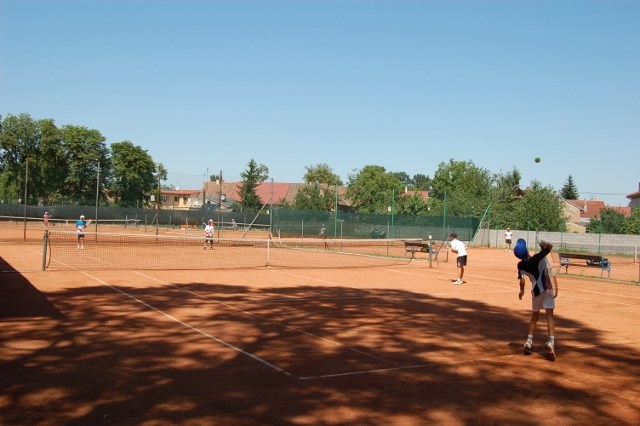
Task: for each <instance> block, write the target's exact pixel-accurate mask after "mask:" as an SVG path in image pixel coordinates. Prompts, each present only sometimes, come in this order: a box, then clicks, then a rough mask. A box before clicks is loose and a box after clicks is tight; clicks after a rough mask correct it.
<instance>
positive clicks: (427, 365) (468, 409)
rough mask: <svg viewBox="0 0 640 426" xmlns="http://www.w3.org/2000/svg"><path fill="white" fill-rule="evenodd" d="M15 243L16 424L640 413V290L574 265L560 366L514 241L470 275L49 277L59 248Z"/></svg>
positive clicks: (4, 356) (7, 365) (2, 247)
mask: <svg viewBox="0 0 640 426" xmlns="http://www.w3.org/2000/svg"><path fill="white" fill-rule="evenodd" d="M0 233H6V230H3V229H0ZM5 235H6V234H5ZM2 241H3V238H2V235H0V270H2V271H8V270H10V269H14V270H15V272H2V273H0V280H1V283H0V340H1V345H0V363H1V370H0V371H1V372H2V375H1V376H0V389H1V390H0V423H1V424H3V425H98V424H118V425H174V424H185V425H212V424H216V425H217V424H224V425H265V424H277V425H317V424H325V425H334V424H335V425H339V424H366V425H388V424H396V425H424V424H447V425H467V424H499V425H513V424H527V425H547V424H560V425H591V424H598V425H605V424H622V425H636V424H638V423H639V422H640V400H639V399H638V389H640V362H638V360H639V359H640V287H639V286H637V285H629V284H619V283H613V282H605V281H600V280H594V279H579V278H576V277H565V276H560V277H559V282H560V293H559V296H558V298H557V299H556V301H557V309H556V316H557V331H556V339H557V349H558V358H557V360H556V361H555V362H551V361H548V360H547V359H545V358H544V357H543V356H542V346H543V343H544V336H545V335H546V329H545V321H544V315H542V318H541V321H540V323H539V325H538V335H537V339H536V342H535V351H536V352H534V354H533V355H531V356H524V355H522V354H521V345H522V343H523V342H524V338H525V335H526V327H527V322H528V319H529V315H530V298H529V297H528V296H527V297H526V298H525V300H523V301H519V300H518V285H517V281H516V279H515V278H516V273H515V264H516V259H515V258H514V257H513V254H511V253H506V252H504V251H502V250H490V249H479V248H471V249H470V251H469V266H468V267H467V272H466V274H465V279H466V281H467V283H465V284H464V285H462V286H453V285H451V282H450V280H451V279H452V278H454V277H455V264H454V263H453V262H440V263H439V265H438V267H434V268H429V267H428V264H427V262H425V261H424V258H423V259H422V260H417V261H416V260H414V261H412V262H411V263H407V264H406V265H401V266H392V267H375V268H351V269H349V268H343V269H276V268H269V269H252V270H222V271H87V272H83V271H57V272H41V271H40V267H41V258H42V257H41V250H42V244H41V243H37V242H34V243H16V242H10V241H8V239H4V242H2ZM434 266H436V265H434Z"/></svg>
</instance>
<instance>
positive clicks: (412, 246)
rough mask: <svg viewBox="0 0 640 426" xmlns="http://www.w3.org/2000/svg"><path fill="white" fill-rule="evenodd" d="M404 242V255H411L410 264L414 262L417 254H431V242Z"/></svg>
mask: <svg viewBox="0 0 640 426" xmlns="http://www.w3.org/2000/svg"><path fill="white" fill-rule="evenodd" d="M403 242H404V250H405V251H404V254H405V256H406V255H407V253H411V259H409V262H411V261H412V260H413V258H414V257H415V256H416V253H429V242H428V241H417V240H413V241H403Z"/></svg>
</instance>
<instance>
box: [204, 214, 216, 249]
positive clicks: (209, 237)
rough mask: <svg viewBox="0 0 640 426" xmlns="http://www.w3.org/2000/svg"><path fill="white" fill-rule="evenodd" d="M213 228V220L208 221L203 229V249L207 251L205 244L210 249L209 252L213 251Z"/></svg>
mask: <svg viewBox="0 0 640 426" xmlns="http://www.w3.org/2000/svg"><path fill="white" fill-rule="evenodd" d="M214 229H215V228H214V226H213V219H209V222H208V223H207V225H206V226H205V227H204V237H205V240H204V249H205V250H206V249H207V244H209V248H211V250H213V231H214Z"/></svg>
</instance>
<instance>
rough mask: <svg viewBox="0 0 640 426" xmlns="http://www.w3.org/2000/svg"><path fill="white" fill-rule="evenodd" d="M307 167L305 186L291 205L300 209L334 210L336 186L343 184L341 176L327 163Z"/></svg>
mask: <svg viewBox="0 0 640 426" xmlns="http://www.w3.org/2000/svg"><path fill="white" fill-rule="evenodd" d="M306 169H307V173H305V175H304V177H303V179H304V182H305V186H304V187H302V188H301V189H300V190H299V191H298V193H297V194H296V196H295V198H294V201H293V205H292V206H291V207H293V208H295V209H298V210H334V209H335V207H336V206H335V198H336V191H337V189H336V188H337V186H339V185H342V180H341V179H340V177H339V176H338V175H337V174H335V173H334V172H333V170H332V169H331V168H330V167H329V166H327V165H326V164H318V165H316V166H309V167H307V168H306ZM332 188H333V189H332ZM285 207H286V204H285Z"/></svg>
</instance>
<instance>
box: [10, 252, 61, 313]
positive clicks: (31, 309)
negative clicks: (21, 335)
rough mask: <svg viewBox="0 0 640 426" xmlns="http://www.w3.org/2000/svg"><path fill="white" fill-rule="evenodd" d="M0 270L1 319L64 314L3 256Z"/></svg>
mask: <svg viewBox="0 0 640 426" xmlns="http://www.w3.org/2000/svg"><path fill="white" fill-rule="evenodd" d="M0 271H2V272H0V282H1V283H2V284H1V285H0V320H3V319H9V318H33V317H50V318H60V317H61V316H62V314H61V313H60V311H58V310H57V309H56V308H55V306H54V305H52V304H51V303H50V302H49V300H48V299H47V297H46V296H45V295H44V294H42V293H41V292H40V291H39V290H38V289H36V288H35V287H34V286H33V285H32V284H31V283H30V282H29V280H28V279H26V278H25V277H24V276H23V275H22V274H21V273H19V272H18V271H16V270H15V269H14V268H13V267H12V266H11V265H10V264H9V263H8V262H6V261H5V260H4V258H2V257H1V256H0Z"/></svg>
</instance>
